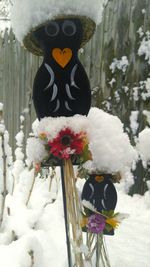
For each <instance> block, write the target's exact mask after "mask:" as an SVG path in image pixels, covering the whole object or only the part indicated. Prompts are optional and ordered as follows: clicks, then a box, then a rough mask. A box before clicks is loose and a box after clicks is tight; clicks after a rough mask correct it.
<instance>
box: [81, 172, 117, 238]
mask: <svg viewBox="0 0 150 267" xmlns="http://www.w3.org/2000/svg"><path fill="white" fill-rule="evenodd" d="M111 180H112V175H111V174H101V175H96V174H92V175H90V178H89V179H88V180H87V181H86V182H85V184H84V187H83V191H82V196H81V197H82V200H84V201H86V202H87V203H88V202H89V203H90V204H91V205H92V207H93V208H94V210H96V211H98V212H100V213H102V212H103V211H104V212H106V211H108V212H109V211H114V210H115V207H116V204H117V192H116V189H115V186H114V185H113V183H112V181H111ZM86 202H85V203H86ZM104 234H108V235H113V234H114V231H113V230H112V231H110V232H107V231H105V232H104Z"/></svg>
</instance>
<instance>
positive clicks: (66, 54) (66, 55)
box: [52, 48, 72, 68]
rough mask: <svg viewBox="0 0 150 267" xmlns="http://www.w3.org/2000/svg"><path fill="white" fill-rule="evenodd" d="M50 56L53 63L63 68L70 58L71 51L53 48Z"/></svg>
mask: <svg viewBox="0 0 150 267" xmlns="http://www.w3.org/2000/svg"><path fill="white" fill-rule="evenodd" d="M52 56H53V58H54V59H55V61H56V62H57V63H58V64H59V65H60V66H61V67H62V68H64V67H65V66H66V65H67V64H68V63H69V61H70V60H71V58H72V50H71V49H70V48H64V49H63V50H61V49H60V48H54V49H53V51H52Z"/></svg>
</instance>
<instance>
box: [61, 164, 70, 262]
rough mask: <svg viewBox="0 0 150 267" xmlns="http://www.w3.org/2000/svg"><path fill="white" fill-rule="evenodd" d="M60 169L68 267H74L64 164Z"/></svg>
mask: <svg viewBox="0 0 150 267" xmlns="http://www.w3.org/2000/svg"><path fill="white" fill-rule="evenodd" d="M60 169H61V183H62V194H63V207H64V218H65V231H66V242H67V255H68V266H69V267H72V257H71V247H70V238H69V222H68V212H67V202H66V189H65V182H64V169H63V164H62V165H61V166H60Z"/></svg>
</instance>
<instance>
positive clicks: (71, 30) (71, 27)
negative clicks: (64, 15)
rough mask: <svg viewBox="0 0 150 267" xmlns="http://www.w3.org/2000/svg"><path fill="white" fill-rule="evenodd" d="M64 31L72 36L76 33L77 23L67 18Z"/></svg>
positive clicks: (63, 27)
mask: <svg viewBox="0 0 150 267" xmlns="http://www.w3.org/2000/svg"><path fill="white" fill-rule="evenodd" d="M62 30H63V33H64V34H65V35H67V36H72V35H74V34H75V33H76V30H77V28H76V25H75V23H74V22H72V21H69V20H66V21H65V22H64V24H63V26H62Z"/></svg>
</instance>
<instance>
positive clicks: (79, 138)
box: [48, 128, 85, 159]
mask: <svg viewBox="0 0 150 267" xmlns="http://www.w3.org/2000/svg"><path fill="white" fill-rule="evenodd" d="M48 145H49V146H50V153H52V154H53V155H54V156H55V157H58V158H61V159H69V158H70V157H71V155H73V154H75V155H80V154H81V153H82V152H83V149H84V146H85V133H83V132H81V133H74V132H73V131H72V130H71V129H69V128H65V129H64V130H61V131H60V132H59V134H58V135H57V137H56V138H54V139H53V140H52V141H50V142H48Z"/></svg>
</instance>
